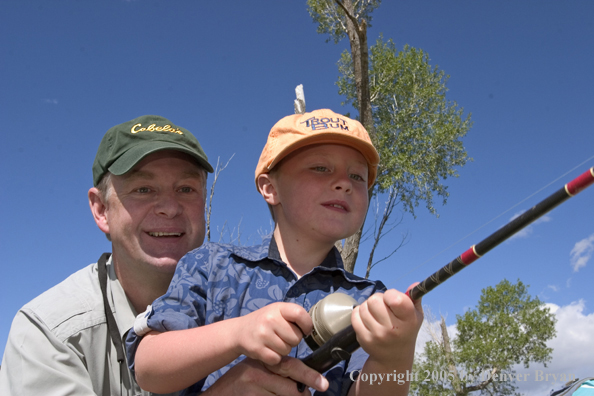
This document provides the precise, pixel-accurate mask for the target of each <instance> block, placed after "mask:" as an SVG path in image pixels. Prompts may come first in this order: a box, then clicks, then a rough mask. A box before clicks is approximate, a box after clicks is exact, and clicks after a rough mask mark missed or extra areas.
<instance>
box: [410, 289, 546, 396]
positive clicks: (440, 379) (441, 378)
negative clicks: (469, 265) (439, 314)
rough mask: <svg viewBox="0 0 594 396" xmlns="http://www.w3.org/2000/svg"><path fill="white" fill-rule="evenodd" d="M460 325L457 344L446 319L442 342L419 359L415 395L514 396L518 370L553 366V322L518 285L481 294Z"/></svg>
mask: <svg viewBox="0 0 594 396" xmlns="http://www.w3.org/2000/svg"><path fill="white" fill-rule="evenodd" d="M456 319H457V321H456V326H457V331H458V333H457V336H456V338H455V340H454V341H450V338H449V335H448V332H447V329H446V326H445V321H444V320H443V318H442V321H441V339H437V340H433V341H429V342H427V344H426V345H425V350H424V351H423V353H422V354H421V355H420V356H419V357H418V358H417V360H416V362H415V366H414V371H415V372H416V373H417V378H415V379H416V380H415V381H413V383H411V393H412V394H414V395H438V394H439V395H456V396H462V395H468V394H470V393H471V392H479V393H477V394H481V395H514V394H517V393H516V392H515V391H516V389H517V387H516V386H515V381H516V378H517V376H516V372H515V370H514V366H515V365H517V364H522V365H524V367H526V368H528V367H529V366H530V363H532V362H536V363H543V364H544V365H545V367H546V364H547V363H548V362H550V360H551V354H552V352H553V350H552V348H549V347H547V345H546V343H547V341H549V340H551V339H552V338H553V337H554V336H555V334H556V331H555V317H554V315H553V314H552V313H551V312H550V310H549V308H547V307H545V306H544V304H543V303H542V302H541V301H540V300H539V299H538V297H535V298H532V297H531V296H530V295H529V294H528V290H527V286H525V285H524V284H523V283H522V282H521V281H520V280H518V282H517V283H516V284H511V283H510V282H509V281H508V280H503V281H501V282H500V283H499V284H497V285H496V286H495V287H491V286H489V287H488V288H486V289H483V291H482V294H481V297H480V300H479V302H478V304H477V306H476V308H475V309H473V310H469V311H467V312H466V313H465V314H464V315H457V317H456ZM434 373H435V374H440V375H435V374H434ZM432 376H433V377H436V378H432ZM425 379H427V381H424V380H425Z"/></svg>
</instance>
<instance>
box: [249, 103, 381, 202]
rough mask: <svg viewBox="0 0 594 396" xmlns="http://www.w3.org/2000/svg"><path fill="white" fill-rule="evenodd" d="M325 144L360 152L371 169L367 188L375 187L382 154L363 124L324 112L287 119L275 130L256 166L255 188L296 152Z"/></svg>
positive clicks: (282, 120) (325, 110) (293, 116)
mask: <svg viewBox="0 0 594 396" xmlns="http://www.w3.org/2000/svg"><path fill="white" fill-rule="evenodd" d="M324 143H334V144H342V145H345V146H349V147H352V148H354V149H355V150H357V151H359V152H360V153H361V154H362V155H363V157H365V159H366V160H367V166H368V169H369V173H368V183H367V186H368V188H371V186H373V183H374V182H375V178H376V176H377V166H378V164H379V154H378V153H377V150H376V149H375V147H373V144H372V143H371V139H370V138H369V134H368V133H367V131H366V130H365V128H363V125H361V123H360V122H359V121H356V120H352V119H350V118H348V117H345V116H343V115H340V114H336V113H334V112H333V111H332V110H328V109H321V110H315V111H312V112H310V113H305V114H293V115H290V116H287V117H285V118H283V119H281V120H280V121H279V122H277V123H276V124H275V125H274V126H273V127H272V129H271V130H270V133H269V134H268V141H267V142H266V145H265V146H264V149H263V150H262V154H261V155H260V161H259V162H258V166H257V167H256V188H258V176H260V175H261V174H263V173H268V172H270V170H271V169H272V168H274V167H275V166H276V165H277V164H278V163H279V162H280V161H281V160H282V159H283V158H285V157H286V156H287V155H289V154H290V153H292V152H293V151H295V150H297V149H300V148H302V147H305V146H309V145H312V144H324ZM259 190H260V189H259V188H258V191H259Z"/></svg>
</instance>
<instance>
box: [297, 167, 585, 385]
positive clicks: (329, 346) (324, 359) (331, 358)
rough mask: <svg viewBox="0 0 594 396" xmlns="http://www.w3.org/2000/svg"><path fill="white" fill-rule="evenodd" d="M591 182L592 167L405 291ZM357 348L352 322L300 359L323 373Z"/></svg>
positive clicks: (430, 283)
mask: <svg viewBox="0 0 594 396" xmlns="http://www.w3.org/2000/svg"><path fill="white" fill-rule="evenodd" d="M592 184H594V167H592V168H590V169H589V170H587V171H586V172H584V173H583V174H581V175H580V176H578V177H576V178H575V179H573V180H572V181H570V182H569V183H567V184H566V185H565V186H563V188H561V189H559V190H558V191H557V192H555V193H553V194H552V195H550V196H549V197H547V198H545V199H544V200H543V201H541V202H539V203H538V204H536V205H535V206H533V207H532V208H530V209H529V210H527V211H526V212H524V213H523V214H521V215H520V216H519V217H516V218H515V219H513V220H512V221H511V222H509V223H508V224H506V225H505V226H503V227H501V228H500V229H499V230H497V231H496V232H494V233H493V234H491V235H489V236H488V237H487V238H485V239H484V240H482V241H481V242H479V243H477V244H476V245H474V246H472V247H471V248H470V249H468V250H467V251H465V252H464V253H462V254H461V255H460V256H458V257H456V259H454V260H453V261H452V262H450V263H449V264H447V265H446V266H444V267H443V268H441V269H440V270H438V271H437V272H435V273H434V274H433V275H431V276H430V277H428V278H427V279H425V280H424V281H422V282H421V283H419V284H418V285H416V286H415V287H413V288H412V289H410V290H409V291H408V292H407V293H406V294H407V295H408V296H409V297H410V298H411V299H412V300H413V301H415V300H418V299H419V298H421V297H423V296H424V295H425V294H427V293H429V292H430V291H431V290H433V289H434V288H435V287H437V285H439V284H440V283H443V282H444V281H446V280H447V279H448V278H450V277H451V276H452V275H454V274H455V273H457V272H459V271H461V270H462V269H463V268H466V266H467V265H469V264H471V263H472V262H474V261H475V260H476V259H478V258H479V257H482V256H483V255H484V254H485V253H487V252H488V251H489V250H491V249H493V248H494V247H495V246H497V245H499V244H500V243H501V242H503V241H505V240H506V239H508V238H509V237H511V236H512V235H514V234H515V233H516V232H518V231H519V230H521V229H522V228H524V227H526V226H527V225H529V224H530V223H532V222H533V221H534V220H536V219H537V218H539V217H540V216H542V215H544V214H545V213H547V212H549V211H550V210H552V209H553V208H555V207H556V206H557V205H559V204H561V203H563V202H564V201H565V200H567V199H568V198H571V197H573V196H574V195H576V194H578V193H579V192H581V191H583V190H585V189H586V188H588V187H589V186H590V185H592ZM326 298H327V297H326ZM322 301H323V300H322ZM320 302H321V301H320ZM318 304H319V303H318ZM312 309H313V308H312ZM349 322H350V318H349ZM314 328H315V323H314ZM308 343H309V342H308ZM310 346H311V345H310ZM357 348H359V343H358V342H357V335H356V334H355V331H354V330H353V326H352V325H348V326H347V327H345V328H344V329H342V330H340V331H338V332H337V333H336V334H334V335H333V336H332V337H331V338H330V339H328V340H327V341H326V342H325V343H324V344H323V345H320V346H319V348H318V349H316V350H315V351H314V352H313V353H312V354H311V355H309V356H307V357H305V358H304V359H303V362H304V363H305V364H306V365H307V366H309V367H311V368H313V369H314V370H317V371H318V372H320V373H323V372H325V371H327V370H328V369H329V368H331V367H333V366H334V365H336V364H338V363H339V362H340V361H342V360H346V359H348V358H349V357H350V355H351V354H352V353H353V352H355V351H356V350H357Z"/></svg>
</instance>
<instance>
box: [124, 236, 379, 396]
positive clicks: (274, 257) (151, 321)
mask: <svg viewBox="0 0 594 396" xmlns="http://www.w3.org/2000/svg"><path fill="white" fill-rule="evenodd" d="M385 289H386V288H385V286H384V285H383V283H381V282H374V281H370V280H366V279H363V278H360V277H358V276H356V275H353V274H351V273H349V272H347V271H345V270H344V267H343V264H342V259H341V258H340V254H339V253H338V251H337V250H336V248H333V249H332V250H331V251H330V252H329V253H328V255H327V256H326V258H325V259H324V261H323V262H322V263H321V264H320V265H319V266H317V267H315V268H314V269H312V270H311V271H310V272H308V273H307V274H305V275H303V276H302V277H301V278H299V279H298V278H297V276H296V275H295V273H294V272H293V271H292V270H291V269H289V267H287V265H286V264H285V263H284V262H283V261H282V260H281V258H280V254H279V252H278V248H277V245H276V243H275V241H274V238H271V237H270V236H268V237H267V238H265V239H264V241H263V243H262V245H256V246H251V247H243V246H232V245H224V244H218V243H206V244H204V245H203V246H202V247H200V248H198V249H195V250H193V251H191V252H190V253H188V254H186V255H185V256H184V257H182V259H181V260H180V262H179V263H178V265H177V269H176V271H175V274H174V276H173V279H172V281H171V284H170V286H169V289H168V290H167V293H166V294H165V295H164V296H162V297H160V298H158V299H157V300H155V302H154V303H153V305H152V307H151V308H150V309H149V310H147V312H146V315H145V317H144V318H141V319H137V323H138V321H141V322H143V323H144V324H145V325H146V326H148V329H146V331H144V332H143V331H138V326H137V325H135V328H136V329H137V331H136V332H138V333H141V334H146V332H148V331H150V330H156V331H158V332H165V331H169V330H182V329H189V328H194V327H197V326H204V325H207V324H210V323H215V322H218V321H221V320H224V319H230V318H236V317H239V316H243V315H247V314H249V313H251V312H254V311H255V310H257V309H259V308H262V307H264V306H266V305H269V304H272V303H275V302H291V303H296V304H298V305H301V306H302V307H304V308H305V309H306V310H308V311H309V309H310V308H311V307H312V306H313V305H315V304H316V303H317V302H318V301H320V300H321V299H323V298H324V297H326V296H327V295H328V294H331V293H334V292H342V293H345V294H348V295H350V296H351V297H353V298H354V299H355V300H357V301H358V302H359V303H362V302H363V301H365V300H366V299H367V298H369V296H371V295H372V294H373V293H375V292H378V291H379V292H383V291H385ZM135 328H133V329H132V330H130V332H129V333H128V337H127V340H126V350H127V354H128V362H129V364H130V368H131V369H132V370H134V355H135V352H136V348H137V347H138V343H139V342H140V340H141V338H142V337H141V336H138V335H137V334H136V332H135ZM311 352H312V351H311V349H310V348H309V346H308V345H307V344H306V343H305V341H303V340H302V341H301V343H300V344H299V345H298V346H297V347H295V348H293V350H292V351H291V353H290V355H289V356H293V357H296V358H300V359H301V358H304V357H306V356H308V355H309V354H310V353H311ZM367 356H368V355H367V354H366V353H365V352H364V351H363V350H362V349H361V348H359V349H358V350H357V352H355V353H354V354H353V355H352V356H351V358H350V360H349V361H348V362H344V361H343V362H341V363H340V364H338V365H336V366H334V367H333V368H331V369H330V370H328V371H327V372H326V373H324V375H325V377H326V378H327V379H328V382H329V383H330V387H329V389H328V390H327V391H326V392H323V393H321V392H316V393H315V394H316V395H318V396H321V395H328V396H330V395H332V396H339V395H341V394H346V392H347V391H348V388H349V387H350V385H351V382H352V381H351V379H350V373H351V372H353V371H355V370H360V369H361V368H362V367H363V364H364V363H365V360H366V359H367ZM244 358H245V357H244V356H241V357H239V358H238V359H236V360H235V361H233V362H231V363H230V364H228V365H227V366H225V367H223V368H222V369H220V370H217V371H215V372H214V373H212V374H210V375H209V376H208V377H206V378H204V379H202V380H201V381H200V382H198V383H197V384H195V385H194V386H192V387H191V388H189V389H186V391H185V393H183V394H185V395H196V394H200V393H201V392H202V391H204V390H206V389H207V388H208V387H209V386H211V385H212V384H214V383H215V382H216V381H217V379H218V378H220V377H221V376H222V375H223V374H224V373H225V372H227V371H228V370H229V369H230V368H231V367H233V366H234V365H235V364H237V363H238V362H239V361H241V360H242V359H244ZM312 393H313V390H312Z"/></svg>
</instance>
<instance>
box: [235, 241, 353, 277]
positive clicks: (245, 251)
mask: <svg viewBox="0 0 594 396" xmlns="http://www.w3.org/2000/svg"><path fill="white" fill-rule="evenodd" d="M233 253H234V254H235V255H237V256H239V257H241V258H244V259H246V260H249V261H260V260H264V259H266V258H269V259H271V260H274V261H276V262H280V263H283V264H284V265H286V264H285V263H284V262H283V260H282V259H281V256H280V252H279V251H278V246H277V244H276V241H275V239H274V234H269V235H267V236H266V237H264V239H263V240H262V244H261V245H257V246H249V247H245V246H235V247H234V248H233ZM316 267H324V268H329V269H341V270H344V264H343V263H342V258H341V256H340V253H339V252H338V249H336V247H334V246H333V247H332V249H331V250H330V251H329V252H328V254H327V255H326V257H325V258H324V260H323V261H322V263H321V264H319V265H316ZM316 267H314V268H316Z"/></svg>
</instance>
